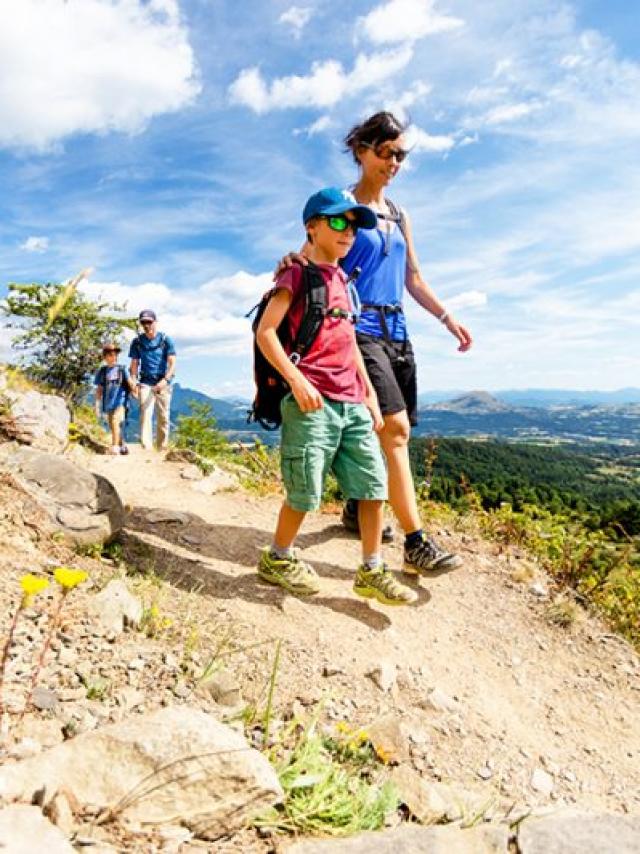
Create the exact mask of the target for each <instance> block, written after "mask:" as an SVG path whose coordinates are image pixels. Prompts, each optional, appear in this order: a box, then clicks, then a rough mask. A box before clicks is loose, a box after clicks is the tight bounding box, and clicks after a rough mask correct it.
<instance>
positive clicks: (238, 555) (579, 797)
mask: <svg viewBox="0 0 640 854" xmlns="http://www.w3.org/2000/svg"><path fill="white" fill-rule="evenodd" d="M131 451H132V452H131V455H130V456H129V457H119V458H117V457H97V456H96V457H92V459H91V461H90V464H89V467H90V468H91V470H93V471H94V472H96V473H99V474H103V475H105V476H106V477H108V478H109V479H110V480H111V481H112V482H113V484H114V485H115V486H116V488H117V490H118V491H119V493H120V496H121V498H122V500H123V502H125V504H127V505H128V506H129V508H130V513H129V521H128V524H127V531H126V536H125V552H126V554H127V558H128V560H130V561H131V562H134V560H137V562H138V564H140V562H141V561H142V562H144V561H147V563H148V565H149V567H153V568H154V571H155V572H156V573H157V574H158V575H159V576H161V577H163V578H164V579H166V580H167V581H168V582H169V584H170V585H171V586H169V587H168V588H167V590H166V591H165V595H166V597H167V608H168V609H170V604H171V602H173V601H175V602H176V603H177V602H178V601H180V602H182V606H181V607H182V609H183V611H182V613H188V616H189V619H192V620H194V623H195V624H196V625H197V626H198V627H199V630H200V631H201V632H202V633H203V636H204V637H208V636H209V635H210V637H211V643H212V644H214V643H215V642H216V640H215V639H216V638H219V637H220V633H221V632H223V631H226V632H228V633H229V636H233V637H234V639H235V640H236V641H237V642H246V643H247V644H248V643H258V642H260V641H266V640H268V639H278V638H281V639H282V640H283V642H284V643H283V648H282V660H281V664H280V668H279V672H278V682H277V689H276V712H277V713H278V714H281V715H284V714H286V712H287V710H289V712H290V711H291V709H293V710H294V711H296V710H297V711H300V710H304V709H308V710H311V709H314V708H317V704H318V703H321V709H322V711H321V715H322V718H323V719H327V720H329V721H338V720H345V721H348V722H349V724H350V725H352V726H361V727H365V728H366V727H367V726H370V725H371V724H372V723H373V722H374V721H376V720H377V719H379V718H382V717H385V716H388V715H390V714H392V715H394V716H396V717H397V718H401V719H403V720H405V721H407V723H408V725H409V727H410V730H411V732H412V751H411V761H412V763H413V765H414V767H415V768H416V769H417V770H418V771H419V772H420V773H421V774H423V775H425V776H426V777H428V778H431V779H433V780H443V781H445V782H455V783H457V784H460V785H462V786H465V785H469V786H473V787H476V788H477V787H478V786H480V787H486V789H487V792H488V793H490V792H495V793H498V794H499V795H500V796H501V797H503V798H507V799H512V800H513V802H514V804H517V805H518V806H519V807H523V806H526V805H531V806H534V805H535V806H538V805H554V804H573V803H576V804H579V805H580V806H581V807H584V808H593V809H607V810H612V811H616V812H632V813H634V812H638V811H640V726H638V721H639V720H640V716H639V714H638V712H639V711H640V709H639V706H640V664H639V660H638V656H637V655H636V654H635V652H634V651H633V650H632V649H631V648H630V647H629V646H628V645H627V644H626V643H625V642H624V641H623V640H621V639H620V638H618V637H616V636H615V635H612V634H611V633H610V632H608V630H607V629H606V627H604V626H603V625H602V624H600V623H599V622H598V621H596V620H594V619H593V618H590V617H586V616H585V618H584V619H582V620H579V621H577V622H576V623H575V624H574V625H573V626H572V627H571V628H570V629H566V628H561V627H558V626H555V625H552V624H551V623H550V622H549V619H548V616H547V614H548V609H549V601H550V599H549V596H548V595H545V588H547V586H548V582H547V580H546V579H545V578H544V577H541V576H540V575H539V573H538V575H537V576H536V577H537V580H538V584H534V585H532V578H531V575H530V573H529V574H528V572H527V571H523V566H524V565H525V564H526V558H525V557H524V556H522V555H520V556H518V554H517V552H514V550H509V549H506V550H504V549H503V550H502V553H501V549H500V548H499V547H498V546H497V545H495V544H491V543H487V542H485V541H482V540H478V539H475V538H473V537H471V536H470V535H469V534H462V533H460V532H455V531H448V530H437V531H434V532H433V533H434V534H435V535H436V536H437V537H438V538H439V540H440V541H441V542H442V543H443V544H444V545H445V546H446V547H447V548H450V549H454V550H457V551H458V552H459V553H460V554H461V555H462V556H463V557H464V559H465V564H464V567H463V568H462V569H459V570H456V571H454V572H451V573H448V574H441V575H437V576H434V577H431V578H428V579H424V578H423V579H421V580H419V581H418V582H415V583H414V586H415V589H416V590H417V591H418V593H419V600H418V603H417V604H416V605H415V606H412V607H397V608H389V607H384V606H381V605H378V604H377V603H375V604H372V603H370V602H369V601H368V600H362V599H359V598H358V597H356V596H355V595H354V594H353V592H352V590H351V584H352V580H353V574H354V571H355V567H356V566H357V564H358V560H359V543H358V540H357V539H356V538H355V537H353V536H352V535H349V534H347V533H346V532H344V530H343V529H342V527H341V525H340V523H339V516H338V515H336V514H320V513H318V514H310V515H309V517H308V519H307V521H306V523H305V525H304V527H303V531H302V535H301V537H300V539H299V542H298V545H299V547H300V551H301V555H302V557H303V558H304V559H305V560H308V561H309V562H311V563H312V564H313V565H314V566H315V567H316V569H317V571H318V573H319V575H320V576H321V579H322V582H321V583H322V589H321V592H320V593H319V594H318V595H317V596H314V597H312V598H309V599H304V600H302V599H297V598H296V597H294V596H292V595H290V594H288V593H286V592H285V591H283V590H281V589H280V588H276V587H271V586H269V585H265V584H264V583H262V582H261V581H260V580H259V579H258V576H257V574H256V572H255V566H256V562H257V559H258V552H259V549H260V547H262V546H264V545H265V544H267V543H269V542H270V538H271V533H272V530H273V527H274V523H275V517H276V513H277V509H278V507H279V503H280V499H279V498H278V497H269V498H259V497H255V496H253V495H250V494H247V493H245V492H242V491H229V492H222V493H218V494H215V495H213V496H207V495H205V494H202V493H199V492H198V491H196V490H195V489H194V482H193V481H190V480H186V479H185V478H184V477H182V476H181V470H182V469H184V464H181V463H175V462H166V461H164V460H163V459H162V457H161V456H160V455H159V454H156V453H152V452H144V451H142V450H140V449H139V448H137V447H135V446H134V447H132V449H131ZM153 511H163V512H153ZM397 540H398V542H399V537H397ZM385 557H386V559H387V561H388V563H389V565H390V567H391V568H392V569H399V568H400V566H401V559H402V551H401V548H400V545H399V544H398V543H396V544H394V545H392V546H387V547H385ZM525 570H526V567H525ZM523 577H526V578H527V580H525V581H518V580H516V579H517V578H523ZM185 603H187V604H186V605H185ZM185 608H186V609H187V610H186V611H185ZM264 649H266V647H265V648H264ZM264 649H263V650H262V651H261V649H260V647H258V648H257V652H256V654H255V655H252V654H251V653H247V654H244V655H240V656H236V657H235V658H230V659H229V662H228V667H229V669H230V670H232V671H234V669H235V675H237V676H238V678H239V679H240V680H241V685H242V688H243V692H247V693H249V694H250V692H251V686H254V687H255V686H258V685H260V686H263V685H264V683H265V680H268V678H269V666H270V664H269V662H270V660H271V659H270V658H268V657H267V655H266V652H264ZM263 652H264V654H262V653H263Z"/></svg>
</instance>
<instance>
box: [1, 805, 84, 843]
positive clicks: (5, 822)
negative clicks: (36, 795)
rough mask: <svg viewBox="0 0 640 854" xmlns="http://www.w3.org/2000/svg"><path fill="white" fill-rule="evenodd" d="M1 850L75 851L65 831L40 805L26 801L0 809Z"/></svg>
mask: <svg viewBox="0 0 640 854" xmlns="http://www.w3.org/2000/svg"><path fill="white" fill-rule="evenodd" d="M0 849H1V850H2V851H3V854H36V852H43V851H46V852H47V854H74V848H72V846H71V844H70V843H69V842H67V840H66V839H65V837H64V834H63V833H62V831H60V830H59V829H58V828H57V827H54V826H53V825H52V824H51V822H50V821H48V820H47V819H46V818H45V817H44V816H43V815H42V813H41V811H40V809H39V808H38V807H32V806H27V805H25V804H12V805H11V806H8V807H5V808H4V809H2V810H0Z"/></svg>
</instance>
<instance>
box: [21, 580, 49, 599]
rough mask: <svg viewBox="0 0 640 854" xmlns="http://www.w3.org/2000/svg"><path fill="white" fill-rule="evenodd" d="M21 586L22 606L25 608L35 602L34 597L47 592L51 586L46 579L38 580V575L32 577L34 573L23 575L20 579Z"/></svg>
mask: <svg viewBox="0 0 640 854" xmlns="http://www.w3.org/2000/svg"><path fill="white" fill-rule="evenodd" d="M20 586H21V587H22V594H23V595H22V604H23V605H24V607H28V606H29V605H30V604H31V602H32V601H33V597H34V596H37V595H38V593H42V591H43V590H46V589H47V587H48V586H49V581H48V579H46V578H38V576H37V575H32V573H30V572H29V573H27V575H23V576H22V578H21V579H20Z"/></svg>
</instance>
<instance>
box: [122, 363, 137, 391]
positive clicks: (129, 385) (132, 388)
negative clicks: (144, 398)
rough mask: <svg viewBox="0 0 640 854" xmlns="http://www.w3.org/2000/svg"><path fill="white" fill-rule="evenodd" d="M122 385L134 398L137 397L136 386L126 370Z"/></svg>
mask: <svg viewBox="0 0 640 854" xmlns="http://www.w3.org/2000/svg"><path fill="white" fill-rule="evenodd" d="M124 384H125V386H126V387H127V389H128V390H129V391H130V392H131V394H132V395H133V396H134V397H137V396H138V384H137V383H136V382H135V380H134V379H133V378H132V377H131V375H130V374H129V371H128V370H127V369H126V368H125V369H124Z"/></svg>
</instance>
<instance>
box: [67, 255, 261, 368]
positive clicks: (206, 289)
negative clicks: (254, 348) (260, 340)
mask: <svg viewBox="0 0 640 854" xmlns="http://www.w3.org/2000/svg"><path fill="white" fill-rule="evenodd" d="M272 284H273V281H272V274H271V273H261V274H258V275H254V274H252V273H246V272H245V271H244V270H239V271H238V272H237V273H234V274H233V275H232V276H224V277H218V278H215V279H210V280H209V281H208V282H205V283H204V284H202V285H200V286H199V287H196V288H188V289H182V290H180V291H176V290H175V289H172V288H169V287H168V286H167V285H165V284H163V283H161V282H145V283H143V284H140V285H126V284H123V283H122V282H90V283H83V284H82V285H80V290H81V291H82V292H83V293H84V294H85V295H86V296H89V297H91V298H92V299H103V300H106V301H108V302H113V303H117V304H126V314H127V315H128V316H136V315H137V314H138V313H139V312H140V311H141V310H142V309H143V308H151V309H153V310H154V311H155V312H156V314H157V316H158V327H159V328H160V329H162V331H163V332H166V333H168V334H169V335H171V336H172V337H173V338H174V339H175V341H176V347H177V349H178V350H179V352H180V353H183V354H191V355H195V354H199V355H220V354H223V353H226V354H234V353H240V352H245V351H246V350H247V348H248V347H249V345H250V341H251V322H250V320H248V319H247V318H246V317H245V315H246V313H247V311H248V310H249V309H250V308H252V306H254V305H255V304H256V303H257V302H259V300H260V298H261V296H262V294H263V293H265V291H267V290H269V288H270V287H271V286H272Z"/></svg>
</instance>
